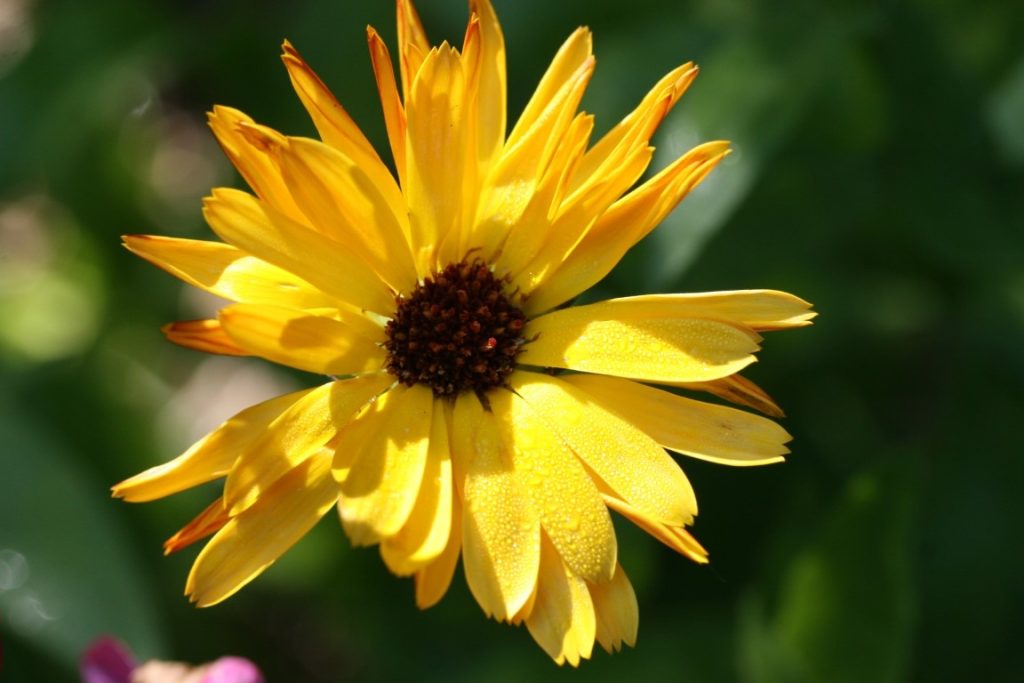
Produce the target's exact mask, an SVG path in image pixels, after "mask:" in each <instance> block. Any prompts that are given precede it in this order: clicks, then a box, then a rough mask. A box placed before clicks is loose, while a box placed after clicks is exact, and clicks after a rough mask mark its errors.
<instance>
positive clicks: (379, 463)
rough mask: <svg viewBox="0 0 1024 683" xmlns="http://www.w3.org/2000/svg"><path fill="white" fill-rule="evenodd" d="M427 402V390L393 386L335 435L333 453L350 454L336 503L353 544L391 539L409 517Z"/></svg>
mask: <svg viewBox="0 0 1024 683" xmlns="http://www.w3.org/2000/svg"><path fill="white" fill-rule="evenodd" d="M433 403H434V394H433V392H432V391H431V390H430V389H429V388H427V387H425V386H423V385H419V384H417V385H414V386H411V387H407V386H404V385H401V384H399V385H397V386H395V387H394V388H393V389H391V390H390V391H388V392H386V393H384V394H382V395H381V396H380V397H378V398H377V400H376V401H375V402H374V403H372V404H370V405H368V406H367V407H366V408H364V409H363V412H362V413H360V414H359V415H358V416H357V417H356V418H355V419H354V420H352V422H350V423H349V424H348V425H347V426H346V427H345V428H344V429H342V430H341V431H340V432H339V433H338V438H337V439H336V440H335V442H334V447H335V450H336V451H338V452H348V453H352V454H354V460H353V461H352V464H351V465H350V467H349V471H348V473H347V475H346V476H345V479H344V481H342V482H341V483H340V487H341V494H342V499H341V504H340V505H339V512H340V513H341V521H342V524H343V525H344V527H345V533H346V534H348V537H349V539H351V541H352V544H353V545H369V544H371V543H377V542H379V541H380V540H381V539H384V538H387V537H389V536H394V535H395V534H397V533H398V532H399V530H400V529H401V528H402V527H403V526H404V525H405V523H406V521H407V520H408V519H409V514H410V513H411V512H412V510H413V506H414V505H415V503H416V499H417V495H416V494H417V492H418V491H419V489H420V485H421V484H422V482H423V471H424V468H425V467H426V462H427V454H428V451H429V447H430V431H431V422H432V419H433V412H434V411H433Z"/></svg>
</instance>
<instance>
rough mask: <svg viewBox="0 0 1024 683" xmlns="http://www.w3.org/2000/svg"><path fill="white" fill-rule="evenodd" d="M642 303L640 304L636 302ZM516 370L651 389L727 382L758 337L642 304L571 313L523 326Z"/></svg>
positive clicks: (608, 304) (748, 359) (626, 302)
mask: <svg viewBox="0 0 1024 683" xmlns="http://www.w3.org/2000/svg"><path fill="white" fill-rule="evenodd" d="M641 299H642V297H641ZM524 336H525V337H526V338H527V339H531V338H533V337H537V339H536V340H534V341H531V342H530V343H528V344H527V345H526V346H524V351H523V354H522V355H521V356H520V362H521V363H526V364H528V365H535V366H540V367H555V368H568V369H571V370H580V371H583V372H594V373H600V374H607V375H617V376H620V377H630V378H632V379H640V380H650V381H655V382H658V381H669V382H672V381H676V382H698V381H707V380H712V379H718V378H719V377H726V376H728V375H731V374H733V373H736V372H739V371H740V370H742V369H743V368H745V367H746V366H748V365H750V364H751V363H753V362H754V360H755V359H754V355H753V354H754V352H755V351H757V350H758V348H759V346H758V341H759V340H760V337H759V336H758V335H757V334H756V333H755V332H753V331H751V330H750V329H748V328H745V327H742V326H740V325H735V324H729V323H725V322H720V321H718V320H708V319H703V318H697V317H683V314H673V312H671V311H667V310H665V309H663V308H659V307H658V306H657V305H652V304H649V303H648V302H646V301H643V300H638V301H632V300H630V299H612V300H609V301H602V302H600V303H596V304H590V305H589V306H574V307H572V308H567V309H563V310H560V311H555V312H553V313H548V314H546V315H543V316H541V317H540V318H537V319H535V320H531V321H530V322H529V323H527V326H526V328H525V330H524Z"/></svg>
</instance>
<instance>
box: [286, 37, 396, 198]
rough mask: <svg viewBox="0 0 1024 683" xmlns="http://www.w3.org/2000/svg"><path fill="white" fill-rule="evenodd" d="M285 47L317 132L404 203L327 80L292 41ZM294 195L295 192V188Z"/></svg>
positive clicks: (379, 187)
mask: <svg viewBox="0 0 1024 683" xmlns="http://www.w3.org/2000/svg"><path fill="white" fill-rule="evenodd" d="M283 47H284V54H283V55H282V56H281V59H282V61H284V65H285V67H287V69H288V76H289V77H290V78H291V80H292V85H293V86H295V92H296V93H297V94H298V95H299V99H300V100H302V104H303V105H304V106H305V107H306V110H307V111H308V112H309V116H310V118H311V119H312V120H313V125H315V126H316V129H317V132H319V133H320V138H321V139H322V140H323V141H324V142H325V143H327V144H328V145H330V146H331V147H333V148H335V149H336V150H338V151H339V152H341V153H342V154H343V155H344V156H346V157H348V158H349V159H352V160H353V161H354V162H355V164H356V165H357V166H358V167H359V168H360V169H362V171H363V173H364V174H365V175H366V177H367V179H368V182H370V183H372V184H373V186H374V188H375V190H376V191H377V192H379V193H380V194H381V195H382V196H383V197H385V198H386V200H387V201H388V202H391V203H392V204H393V205H394V206H398V205H400V203H401V199H402V193H401V190H399V189H398V185H397V184H396V183H395V179H394V177H393V176H392V175H391V171H389V170H388V167H387V166H385V165H384V162H383V161H381V159H380V156H378V155H377V151H376V150H374V148H373V145H371V144H370V141H369V140H367V139H366V136H365V135H363V132H362V131H361V130H359V126H357V125H356V123H355V121H353V120H352V117H350V116H349V115H348V112H346V111H345V108H344V107H342V106H341V104H340V103H339V102H338V100H337V99H335V97H334V95H332V94H331V91H330V90H328V89H327V86H326V85H324V83H323V81H321V80H320V78H319V77H317V75H316V74H315V73H314V72H313V69H311V68H310V66H309V65H308V64H307V63H306V62H305V60H303V59H302V57H301V55H299V53H298V51H297V50H296V49H295V48H294V47H292V45H291V43H289V42H288V41H285V43H284V46H283ZM292 194H293V195H294V187H293V188H292ZM296 200H297V201H298V202H299V205H300V206H302V201H301V199H299V198H298V197H296Z"/></svg>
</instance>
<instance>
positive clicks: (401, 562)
mask: <svg viewBox="0 0 1024 683" xmlns="http://www.w3.org/2000/svg"><path fill="white" fill-rule="evenodd" d="M450 453H451V451H450V449H449V446H448V424H447V420H446V418H445V403H444V401H434V417H433V421H432V422H431V426H430V448H429V449H428V450H427V462H426V465H425V467H424V469H423V483H422V484H421V486H420V490H419V493H418V494H417V496H416V505H415V506H413V509H412V512H411V513H410V514H409V520H408V521H407V522H406V523H405V526H403V527H402V529H401V531H399V532H398V533H397V534H395V535H394V536H392V537H390V538H387V539H385V540H384V542H383V543H381V546H380V551H381V557H383V558H384V562H385V564H387V565H388V568H389V569H391V571H393V572H394V573H395V574H398V575H400V576H405V575H408V574H412V573H414V572H415V571H417V570H418V569H420V568H421V567H423V566H425V565H427V564H429V563H431V562H433V561H434V560H435V559H437V557H438V556H439V555H440V554H441V553H442V552H444V549H445V548H446V547H447V546H448V537H449V534H450V532H451V528H452V526H451V525H452V460H451V455H450ZM602 505H603V503H602Z"/></svg>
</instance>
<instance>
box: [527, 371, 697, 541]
mask: <svg viewBox="0 0 1024 683" xmlns="http://www.w3.org/2000/svg"><path fill="white" fill-rule="evenodd" d="M509 384H510V385H511V386H512V389H513V390H514V391H515V392H516V393H517V394H519V395H520V396H522V397H523V399H525V400H526V402H527V403H529V404H530V407H531V408H533V409H534V411H536V412H537V414H538V415H540V416H541V418H543V419H544V421H545V422H547V423H548V425H549V426H550V427H551V429H553V430H554V431H555V432H556V433H557V434H559V435H560V436H561V437H562V440H563V441H565V443H566V444H567V445H568V446H569V447H570V448H572V450H573V452H575V453H576V455H577V456H579V458H580V460H582V461H583V463H584V464H585V465H586V466H587V467H589V468H590V470H591V471H593V472H594V474H595V475H596V476H597V477H599V478H600V480H601V481H603V482H604V483H605V484H607V485H608V487H609V488H610V489H611V490H612V491H614V492H615V493H616V494H617V495H619V496H620V497H622V498H623V499H625V500H626V501H628V502H629V503H631V504H633V505H635V506H636V507H637V508H639V509H641V510H643V511H644V512H645V513H646V514H649V515H651V516H652V517H654V518H656V519H660V520H662V521H664V522H666V523H668V524H675V525H678V526H682V525H684V524H689V523H690V522H691V521H692V520H693V516H694V515H696V514H697V499H696V497H695V495H694V493H693V488H692V487H691V486H690V482H689V481H688V480H687V478H686V475H685V474H683V471H682V470H681V469H680V468H679V465H678V464H677V463H676V461H675V460H673V459H672V457H671V456H670V455H669V454H668V453H666V452H665V450H664V449H663V448H661V447H660V446H659V445H658V444H657V442H655V441H654V439H652V438H651V437H649V436H647V435H646V434H644V433H643V432H642V431H640V430H639V429H637V428H636V427H634V426H633V425H632V424H630V423H629V422H626V421H625V420H623V419H622V418H620V417H619V416H618V415H616V414H615V413H612V412H610V411H608V410H606V409H604V408H603V407H602V406H600V405H599V404H597V403H596V402H594V401H593V400H592V399H591V398H590V397H589V396H588V395H587V394H586V392H584V391H581V390H580V389H577V388H576V387H575V386H573V385H572V384H569V383H567V382H565V381H563V380H560V379H556V378H554V377H548V376H546V375H539V374H536V373H531V372H516V373H513V374H512V376H511V377H510V378H509Z"/></svg>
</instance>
